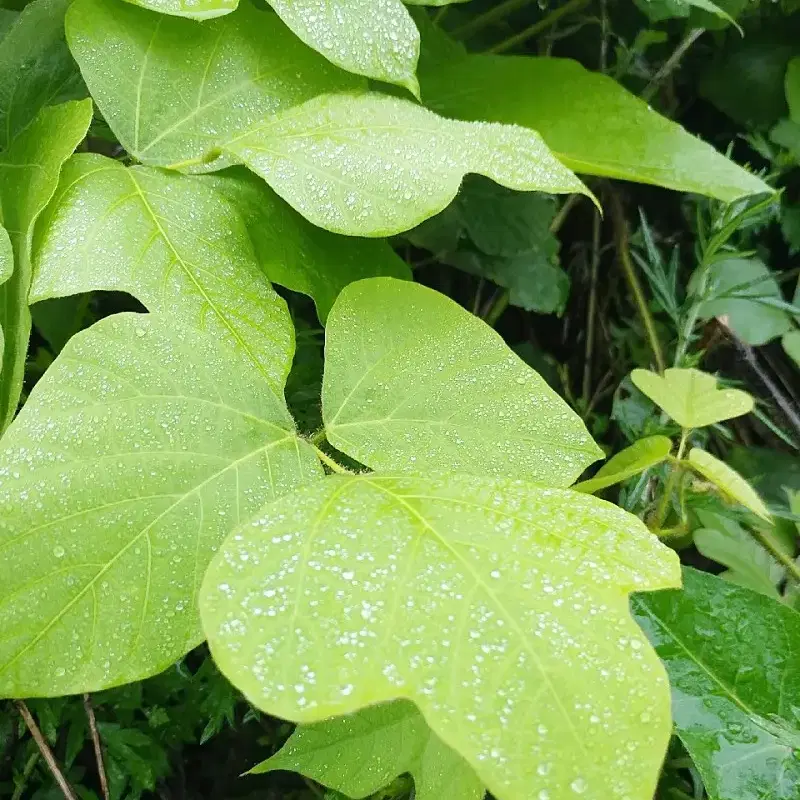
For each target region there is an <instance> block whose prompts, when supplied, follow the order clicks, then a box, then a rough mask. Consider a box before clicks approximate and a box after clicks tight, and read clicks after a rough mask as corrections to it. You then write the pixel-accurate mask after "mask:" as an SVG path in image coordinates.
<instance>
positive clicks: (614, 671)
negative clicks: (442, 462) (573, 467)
mask: <svg viewBox="0 0 800 800" xmlns="http://www.w3.org/2000/svg"><path fill="white" fill-rule="evenodd" d="M346 291H347V290H346ZM679 580H680V571H679V566H678V558H677V556H676V555H675V553H674V552H672V551H670V550H669V549H667V548H666V547H664V546H663V545H662V544H661V543H660V542H659V541H658V540H657V539H656V537H655V536H653V535H652V534H651V533H650V532H649V531H648V530H647V529H646V528H645V526H644V525H643V523H642V522H641V521H640V520H638V519H637V518H636V517H633V516H632V515H630V514H628V513H626V512H624V511H622V510H621V509H619V508H616V507H615V506H612V505H611V504H608V503H605V502H603V501H602V500H598V499H596V498H594V497H591V496H589V495H584V494H578V493H576V492H572V491H569V490H557V489H545V488H542V487H538V486H535V485H532V484H528V483H524V482H516V481H510V480H502V479H490V478H486V477H477V476H476V477H472V476H463V475H462V476H458V475H453V474H451V475H448V476H444V477H441V478H431V477H420V476H406V477H387V476H382V475H377V474H371V475H358V476H355V475H352V476H339V475H335V476H329V477H327V478H325V480H324V481H318V482H316V483H315V484H313V485H311V486H309V487H307V489H305V490H302V489H301V490H299V491H297V492H295V493H293V494H291V495H288V496H287V497H285V498H283V499H281V500H279V501H278V502H277V503H275V504H272V505H270V506H267V507H265V508H264V509H263V510H262V513H261V514H260V515H259V516H258V517H257V518H256V519H255V520H254V521H253V522H251V523H249V524H247V525H245V526H244V527H242V528H240V529H239V530H238V531H237V532H235V533H234V534H233V535H231V536H230V537H229V538H228V539H227V541H226V543H225V544H224V546H223V548H222V549H221V550H220V552H219V553H218V555H217V556H216V557H215V558H214V560H213V562H212V564H211V566H210V568H209V570H208V572H207V573H206V577H205V580H204V583H203V587H202V590H201V601H200V603H201V615H202V620H203V628H204V630H205V632H206V635H207V637H208V640H209V644H210V646H211V651H212V654H213V656H214V659H215V661H216V663H217V664H218V666H219V667H220V669H221V670H222V672H223V673H224V674H225V675H226V676H227V677H228V678H229V679H230V680H231V681H232V682H233V683H234V684H235V685H236V686H237V687H238V688H239V689H240V690H241V691H242V692H244V694H245V695H246V696H247V698H248V699H249V700H250V701H251V702H252V703H253V704H254V705H256V706H257V707H258V708H261V709H262V710H264V711H266V712H267V713H270V714H274V715H277V716H279V717H283V718H286V719H290V720H295V721H298V722H303V723H309V722H317V721H320V720H323V719H326V718H328V717H330V716H333V715H341V714H347V713H351V712H353V711H357V710H358V709H360V708H362V707H364V706H369V705H373V704H375V703H380V702H383V701H386V700H390V699H394V698H397V697H405V698H407V699H410V700H412V701H413V702H414V703H416V704H417V706H418V707H419V709H420V711H421V712H422V714H423V715H424V717H425V719H426V720H427V722H428V724H429V725H430V727H431V729H432V730H433V731H434V733H435V734H436V735H437V736H439V737H440V738H441V739H442V741H443V742H444V743H445V744H447V745H448V746H449V747H451V748H452V749H454V750H455V751H456V752H457V753H459V754H460V755H461V756H462V757H463V758H464V759H465V760H466V761H467V762H468V763H469V764H470V765H471V766H472V768H473V769H474V770H475V771H476V773H477V774H478V777H479V778H480V779H481V780H482V782H483V783H484V785H486V786H487V787H488V789H489V791H491V793H492V794H493V795H495V796H496V797H497V798H498V799H499V800H530V798H531V797H534V798H535V797H542V796H543V795H547V796H549V797H552V798H562V797H571V796H572V795H573V794H575V795H582V796H585V797H587V798H597V799H598V800H599V799H600V798H609V797H626V796H628V797H632V798H648V797H651V796H652V794H653V791H654V789H655V784H656V780H657V777H658V770H659V767H660V766H661V760H662V757H663V753H664V748H665V746H666V743H667V741H668V739H669V735H670V729H671V724H670V714H669V696H668V695H669V692H668V687H667V682H666V679H665V677H664V675H663V672H662V667H661V665H660V664H659V662H658V659H656V658H655V655H654V654H653V653H652V651H650V650H649V648H647V647H646V644H645V640H644V637H643V636H642V635H641V632H640V631H639V630H638V629H637V627H636V625H635V624H634V622H633V621H632V619H631V618H630V616H629V613H628V602H627V595H628V593H629V592H631V591H639V590H648V589H656V588H661V587H668V586H674V585H676V584H677V583H678V581H679Z"/></svg>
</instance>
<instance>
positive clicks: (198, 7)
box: [128, 0, 239, 20]
mask: <svg viewBox="0 0 800 800" xmlns="http://www.w3.org/2000/svg"><path fill="white" fill-rule="evenodd" d="M128 2H129V3H133V4H134V5H136V6H142V8H149V9H151V10H152V11H158V12H160V13H161V14H171V15H172V16H175V17H189V19H196V20H204V19H214V17H222V16H224V15H225V14H230V13H231V11H233V10H234V9H235V8H236V6H237V5H238V3H239V0H128Z"/></svg>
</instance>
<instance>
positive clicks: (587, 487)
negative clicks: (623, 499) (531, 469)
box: [573, 436, 672, 494]
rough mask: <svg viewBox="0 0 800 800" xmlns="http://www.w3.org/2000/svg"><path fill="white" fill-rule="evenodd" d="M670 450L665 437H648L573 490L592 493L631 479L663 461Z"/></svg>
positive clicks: (667, 439)
mask: <svg viewBox="0 0 800 800" xmlns="http://www.w3.org/2000/svg"><path fill="white" fill-rule="evenodd" d="M670 450H672V441H671V440H670V439H669V438H668V437H666V436H648V437H647V438H646V439H639V441H638V442H634V443H633V444H632V445H631V446H630V447H626V448H625V449H624V450H622V451H620V452H619V453H617V454H616V455H615V456H614V457H613V458H612V459H611V460H610V461H609V462H608V463H606V464H603V466H602V467H600V469H599V470H598V471H597V474H595V475H594V477H592V478H589V480H586V481H581V482H580V483H578V484H576V485H575V486H574V487H573V488H574V489H575V490H576V491H579V492H588V493H589V494H594V492H597V491H599V490H600V489H605V488H606V487H608V486H613V485H614V484H615V483H621V482H622V481H625V480H627V479H628V478H632V477H633V476H634V475H638V474H639V473H640V472H644V471H645V470H646V469H650V468H651V467H655V466H656V465H657V464H660V463H661V462H662V461H664V460H665V459H666V458H667V456H668V455H669V452H670Z"/></svg>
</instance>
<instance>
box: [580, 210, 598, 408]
mask: <svg viewBox="0 0 800 800" xmlns="http://www.w3.org/2000/svg"><path fill="white" fill-rule="evenodd" d="M599 268H600V212H599V211H595V214H594V222H593V224H592V268H591V274H590V277H589V283H590V291H589V307H588V309H587V310H586V355H585V357H584V360H583V390H582V392H581V394H582V397H583V401H584V403H585V406H584V408H588V406H589V391H590V389H591V388H592V358H593V357H594V328H595V317H596V316H597V273H598V271H599Z"/></svg>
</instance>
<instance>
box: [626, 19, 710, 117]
mask: <svg viewBox="0 0 800 800" xmlns="http://www.w3.org/2000/svg"><path fill="white" fill-rule="evenodd" d="M705 32H706V31H705V28H694V29H693V30H690V31H689V33H687V34H686V36H685V37H684V38H683V40H682V41H681V42H680V44H679V45H678V46H677V47H676V48H675V51H674V52H673V54H672V55H671V56H670V57H669V58H668V59H667V60H666V61H665V62H664V64H663V65H662V67H661V69H660V70H659V71H658V72H657V73H656V74H655V75H654V76H653V80H651V81H650V83H648V84H647V86H645V89H644V91H643V92H642V100H644V101H645V102H649V101H650V100H651V99H652V97H653V95H654V94H655V93H656V92H657V91H658V87H659V86H660V85H661V83H662V81H663V80H664V79H665V78H666V77H668V76H669V74H670V73H671V72H672V71H673V70H675V68H676V67H677V66H678V64H680V62H681V59H682V58H683V57H684V56H685V55H686V51H687V50H688V49H689V48H690V47H691V46H692V45H693V44H694V43H695V42H696V41H697V40H698V39H699V38H700V37H701V36H702V35H703V34H704V33H705Z"/></svg>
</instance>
